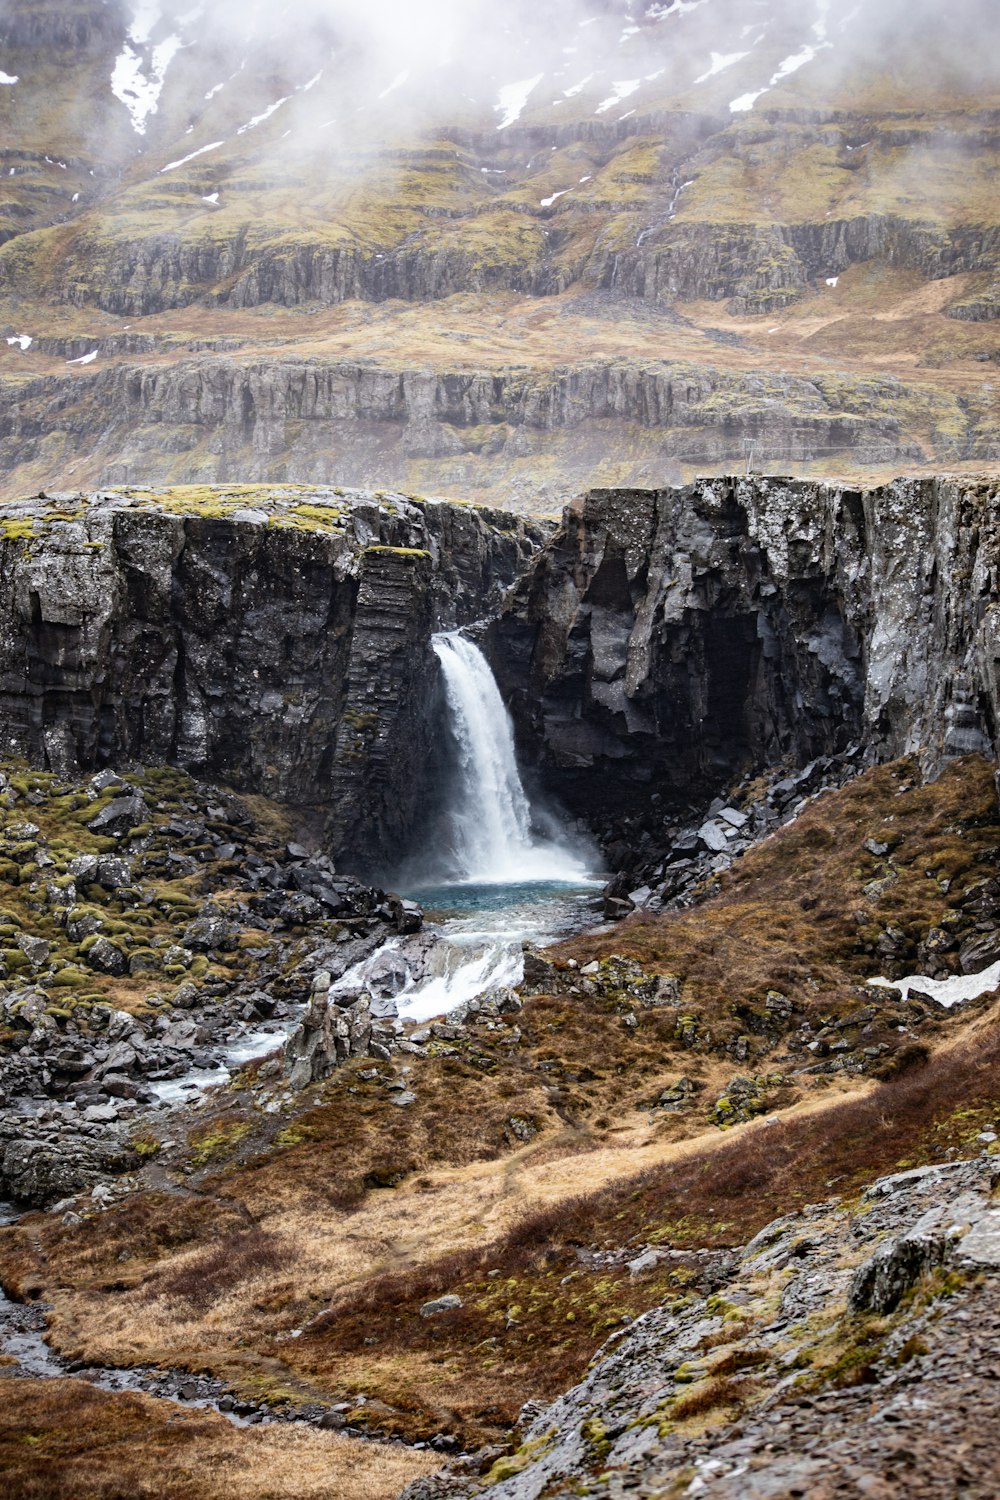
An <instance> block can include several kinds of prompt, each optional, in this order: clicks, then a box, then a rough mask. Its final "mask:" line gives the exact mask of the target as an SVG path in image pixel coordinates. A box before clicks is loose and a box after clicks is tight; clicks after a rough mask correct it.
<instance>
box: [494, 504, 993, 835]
mask: <svg viewBox="0 0 1000 1500" xmlns="http://www.w3.org/2000/svg"><path fill="white" fill-rule="evenodd" d="M995 503H996V485H995V484H994V483H989V482H980V483H973V482H962V481H958V480H946V479H941V480H927V481H925V480H905V479H900V480H897V481H896V482H895V483H894V484H891V485H888V486H885V487H881V488H877V489H872V490H866V491H862V490H855V489H851V488H845V487H843V486H835V485H814V484H811V483H808V482H804V481H794V480H770V481H768V480H756V479H728V480H711V481H708V480H706V481H702V482H699V483H697V484H694V485H690V486H687V487H684V488H682V489H676V490H659V491H617V492H615V491H595V492H592V493H591V494H589V495H587V496H585V497H584V498H583V499H582V500H581V501H580V502H579V503H578V504H576V505H574V506H572V507H570V508H569V510H568V511H567V512H566V515H565V518H564V523H563V527H562V530H561V531H560V532H559V534H558V535H557V536H556V537H555V538H554V539H553V541H552V542H551V543H550V544H549V546H548V547H546V548H545V549H544V551H542V552H541V553H540V554H539V555H538V557H537V558H536V559H535V561H534V563H533V564H532V566H531V568H530V569H529V571H528V574H527V576H526V577H525V579H524V580H523V581H522V582H521V583H520V584H519V586H518V588H517V590H516V591H515V594H514V595H513V598H512V600H511V602H510V603H509V605H508V607H507V609H506V610H505V612H504V613H503V615H502V616H501V617H500V618H499V619H498V620H497V621H496V622H495V624H494V626H493V631H492V650H493V658H494V661H495V663H496V667H497V670H498V672H499V674H500V676H501V679H502V682H503V684H504V688H505V691H506V694H507V696H508V697H509V699H510V701H511V703H512V705H513V708H514V711H515V714H516V717H517V722H518V725H519V730H520V735H521V741H522V744H523V746H524V749H525V753H526V756H527V757H528V758H530V759H531V760H532V761H533V762H534V764H535V765H536V766H537V768H538V770H539V772H540V774H541V776H542V777H543V779H544V781H545V783H546V785H547V786H548V787H550V788H551V789H552V790H553V791H555V792H557V793H558V795H559V796H560V797H561V798H562V799H563V800H564V801H566V802H567V803H569V805H570V806H572V807H574V808H576V809H579V810H584V809H586V810H587V811H588V812H589V814H590V816H591V817H599V816H600V815H601V814H602V813H603V814H605V815H608V816H611V817H612V819H613V818H614V817H616V816H618V815H620V814H621V813H622V811H623V810H625V809H630V810H632V811H635V810H637V809H638V810H643V811H648V808H649V802H650V797H651V795H652V794H660V795H661V797H662V798H665V799H666V801H667V802H668V803H670V802H676V801H677V800H678V799H683V798H684V797H686V796H688V795H690V793H691V791H692V789H693V788H695V787H697V786H700V787H701V788H702V789H703V790H704V791H706V792H709V794H712V793H714V792H716V791H718V790H719V788H720V787H721V786H722V785H724V784H725V783H726V782H727V781H729V780H732V779H733V778H734V777H735V776H736V775H737V774H738V773H741V772H745V771H747V770H748V769H751V768H754V767H760V766H763V765H766V764H775V763H778V762H781V761H783V760H785V759H787V760H788V761H789V762H790V763H795V764H798V765H803V764H804V763H805V762H807V761H809V760H811V759H812V758H814V757H816V756H820V755H825V754H831V753H835V752H840V751H843V750H844V749H846V748H847V747H848V746H849V745H850V744H851V742H852V741H854V742H860V743H861V744H862V745H863V746H864V748H865V750H866V753H867V754H868V755H870V756H871V757H873V758H879V759H882V758H889V757H892V756H895V755H900V754H904V753H909V752H911V751H914V750H918V751H920V752H921V754H922V755H923V756H924V757H925V760H926V761H927V762H928V764H933V763H936V762H939V761H940V759H941V758H942V757H943V756H944V755H946V754H948V753H953V752H957V753H962V752H965V751H969V750H976V749H984V748H986V747H987V746H988V745H990V744H992V742H993V737H994V735H995V733H996V726H997V723H998V711H1000V673H998V659H1000V642H998V629H1000V607H998V606H1000V595H998V581H997V565H998V560H1000V525H998V522H997V516H996V510H995Z"/></svg>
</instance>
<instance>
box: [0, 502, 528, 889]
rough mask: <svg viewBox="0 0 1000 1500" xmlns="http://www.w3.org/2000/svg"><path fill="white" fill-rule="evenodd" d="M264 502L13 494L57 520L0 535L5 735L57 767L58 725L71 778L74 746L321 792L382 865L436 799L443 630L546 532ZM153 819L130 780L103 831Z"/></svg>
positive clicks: (100, 816)
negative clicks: (438, 634)
mask: <svg viewBox="0 0 1000 1500" xmlns="http://www.w3.org/2000/svg"><path fill="white" fill-rule="evenodd" d="M260 505H261V506H263V509H261V510H257V511H253V510H251V509H248V508H246V507H244V508H242V509H240V508H238V507H237V508H236V509H235V511H234V510H233V508H232V507H230V509H229V511H228V512H227V510H226V507H225V504H224V503H223V501H222V499H221V497H220V496H216V495H214V494H213V493H212V492H210V491H209V492H205V496H204V498H203V499H202V500H201V501H199V502H195V503H194V505H193V506H192V510H191V513H190V514H188V515H186V516H184V515H178V514H172V513H165V512H164V511H162V510H156V509H155V508H154V507H153V506H152V505H150V504H149V503H148V502H145V503H144V502H143V501H142V500H141V499H136V498H129V497H125V496H114V495H104V496H91V497H86V496H77V497H74V498H73V499H72V501H70V500H68V499H67V498H66V497H63V504H62V506H61V508H60V519H59V520H58V521H57V522H54V523H49V521H48V509H49V508H48V507H47V506H46V504H45V503H44V502H41V501H36V502H24V503H22V504H19V505H17V506H16V507H14V508H13V509H14V510H15V511H16V512H17V513H18V515H19V516H20V517H21V518H22V520H23V521H24V522H25V523H28V521H29V520H30V521H32V522H35V523H36V524H37V525H38V527H39V528H40V534H39V535H38V536H37V537H35V538H34V539H33V540H32V541H31V542H30V543H29V544H27V545H26V544H25V541H24V540H23V539H22V538H20V537H16V538H11V537H7V538H6V539H4V540H2V541H0V581H2V589H0V597H2V602H0V724H2V726H3V730H4V735H5V742H6V744H7V747H8V752H9V753H11V754H23V755H25V756H26V757H27V758H28V759H29V760H30V761H31V762H32V763H34V764H36V765H45V764H51V763H52V762H51V744H50V741H51V735H50V733H49V731H50V729H51V727H52V725H54V724H58V725H59V726H60V736H59V744H58V752H59V753H58V769H59V771H60V773H61V774H65V770H66V765H67V762H68V759H69V758H70V756H69V748H70V745H71V748H72V759H74V760H75V762H76V763H77V765H78V766H80V767H84V768H92V767H97V766H102V765H103V766H106V765H107V764H108V762H112V763H115V762H117V763H119V764H121V763H129V762H134V761H136V760H138V759H142V760H145V761H147V762H148V763H150V764H154V765H155V764H165V763H167V764H171V763H172V764H179V765H181V766H183V767H185V768H187V769H191V770H193V771H195V772H197V773H199V774H204V775H206V776H211V777H215V778H218V779H220V780H223V781H225V782H226V783H228V784H229V785H231V786H235V787H237V788H239V789H244V790H247V791H254V792H260V793H263V794H265V795H268V796H271V797H274V798H276V799H278V800H281V801H284V802H290V803H295V804H312V805H318V806H322V807H323V808H324V810H326V812H327V816H328V819H329V829H328V832H329V840H330V843H331V845H332V849H333V852H334V854H335V856H337V857H338V858H342V859H346V860H347V861H348V863H349V867H351V868H357V867H361V868H364V867H367V866H369V865H371V864H374V863H379V862H384V861H385V860H387V859H388V858H391V857H396V856H398V854H399V853H400V841H401V839H402V838H403V836H404V834H405V833H406V831H407V830H408V829H409V828H411V827H412V826H413V824H414V822H415V819H416V816H417V813H418V810H419V809H420V808H421V806H422V803H423V799H424V797H425V794H426V789H427V775H428V768H429V767H430V766H431V763H432V751H433V744H432V739H433V735H434V731H435V727H436V726H435V723H434V717H435V716H434V706H435V702H436V697H435V695H436V684H437V664H436V661H435V658H434V655H433V652H432V651H431V649H430V635H431V632H432V630H434V629H436V628H440V626H441V624H446V625H447V624H456V623H463V622H465V621H468V620H469V619H473V618H476V617H479V616H480V615H482V614H484V613H486V612H488V611H489V610H490V608H491V607H494V606H495V604H496V602H497V601H498V599H499V595H500V591H501V590H502V589H503V588H505V587H506V586H508V585H509V584H511V583H512V582H513V581H514V579H515V578H516V577H517V575H518V572H519V570H520V569H521V567H522V565H523V561H524V557H525V556H526V555H530V553H531V552H532V550H534V549H535V548H536V547H537V546H538V544H539V543H540V541H541V539H542V537H543V535H544V528H540V527H539V526H537V525H534V524H532V523H527V522H522V521H520V520H519V519H517V518H516V517H514V516H511V515H508V514H506V513H503V512H494V511H487V510H481V509H479V508H477V507H473V506H451V505H446V504H442V503H436V502H432V501H420V502H416V501H411V500H408V499H406V498H405V497H403V496H401V495H400V496H397V495H383V496H381V497H374V496H370V495H367V494H361V493H356V494H344V493H342V492H335V491H333V490H329V489H328V490H324V491H322V492H316V493H314V492H305V491H297V490H292V491H289V490H283V491H278V492H276V493H269V492H262V496H261V500H260ZM67 511H70V512H72V513H73V515H74V519H72V520H66V519H65V516H66V513H67ZM200 512H207V514H203V513H200ZM254 517H256V519H254ZM271 522H274V523H277V524H270V523H271ZM116 782H117V778H115V777H114V776H113V775H112V776H111V780H110V782H108V783H106V785H107V786H108V787H109V788H111V789H113V790H118V787H117V785H116ZM103 789H104V784H102V786H101V787H100V788H98V787H96V786H95V790H103ZM146 815H147V809H146V807H145V804H144V803H143V801H142V799H141V798H139V797H136V796H134V795H132V794H131V793H130V792H129V790H128V788H126V787H122V788H121V790H120V795H117V796H115V797H114V798H113V800H112V801H111V803H110V804H109V805H108V806H107V807H106V808H104V809H103V810H102V811H100V812H99V813H97V815H96V816H95V818H94V820H93V822H92V823H91V828H92V830H93V831H94V832H99V833H104V834H109V833H110V834H122V833H124V832H126V831H127V830H129V829H131V828H133V827H135V826H137V825H139V824H141V823H143V822H144V821H145V818H146ZM104 863H105V862H104V860H102V862H101V872H100V873H99V875H98V878H99V880H100V881H101V883H102V884H107V878H106V876H105V873H104V870H103V867H104ZM89 873H90V872H89V867H88V874H89ZM328 873H329V872H328ZM90 878H93V877H92V875H90ZM116 883H120V882H118V881H117V878H116ZM318 894H319V893H318V892H316V891H315V890H312V891H311V892H310V895H311V896H313V897H315V896H316V895H318ZM320 899H321V900H327V899H328V897H327V892H326V891H324V892H323V893H322V894H321V895H320Z"/></svg>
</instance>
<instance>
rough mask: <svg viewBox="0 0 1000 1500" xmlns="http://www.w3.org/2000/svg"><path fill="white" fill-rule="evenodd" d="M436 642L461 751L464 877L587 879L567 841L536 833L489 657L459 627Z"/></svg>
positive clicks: (453, 813)
mask: <svg viewBox="0 0 1000 1500" xmlns="http://www.w3.org/2000/svg"><path fill="white" fill-rule="evenodd" d="M432 645H433V647H434V651H435V653H436V655H437V658H438V660H439V661H440V663H441V671H442V674H443V677H444V689H445V699H446V702H447V705H448V714H449V720H450V726H451V730H452V734H453V735H454V738H455V743H456V746H457V751H458V756H457V768H456V775H455V782H454V785H453V787H451V788H450V789H449V790H450V797H449V807H448V823H449V831H450V842H451V850H452V854H453V858H454V864H455V866H456V868H457V871H458V873H459V877H460V879H462V880H463V881H468V882H475V883H477V884H484V885H486V884H521V883H524V882H530V881H571V882H578V881H580V880H584V879H586V875H587V872H586V870H585V868H584V866H583V864H582V862H581V859H580V857H579V855H578V854H576V853H574V852H573V850H572V849H571V848H569V847H568V841H563V840H560V839H559V838H554V839H551V838H550V839H546V838H542V837H539V836H538V835H536V834H534V833H533V832H532V818H531V807H530V805H529V802H528V798H527V796H526V795H525V791H524V787H523V785H522V784H521V776H520V772H519V771H518V768H517V755H516V753H515V750H514V731H513V726H512V725H511V721H510V715H509V714H508V713H507V710H506V708H505V707H504V702H503V699H502V698H501V697H500V690H499V688H498V687H497V684H496V680H495V678H494V676H493V673H492V672H491V671H490V667H489V663H488V662H487V660H486V658H485V656H483V654H482V652H481V651H480V650H478V648H477V647H476V646H474V645H473V644H472V642H471V641H468V640H466V639H465V637H464V636H461V635H459V634H457V633H456V632H449V633H447V634H444V635H436V636H435V637H434V638H433V641H432Z"/></svg>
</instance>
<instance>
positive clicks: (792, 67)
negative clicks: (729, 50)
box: [729, 0, 833, 115]
mask: <svg viewBox="0 0 1000 1500" xmlns="http://www.w3.org/2000/svg"><path fill="white" fill-rule="evenodd" d="M816 8H817V17H816V20H815V22H814V23H813V26H812V34H813V36H814V37H815V38H816V41H815V43H812V42H806V43H805V45H804V46H803V47H800V48H799V50H798V52H793V53H792V55H791V56H790V57H786V58H785V60H784V62H783V63H781V64H780V66H779V67H778V70H777V72H776V73H773V74H772V75H771V78H770V79H769V81H768V82H767V83H766V84H765V85H764V87H763V88H762V89H758V90H757V92H756V93H752V94H741V95H740V96H739V98H738V99H733V100H732V101H731V103H730V105H729V110H730V113H731V114H734V115H735V114H742V113H744V112H745V111H746V110H748V109H753V107H754V105H755V104H756V103H757V100H758V99H760V98H761V97H762V95H764V94H767V93H769V92H770V90H771V89H773V88H775V87H777V85H778V84H779V83H781V82H782V81H783V80H784V79H785V78H790V77H791V76H792V74H793V73H797V72H798V71H799V69H800V68H804V67H805V65H806V63H811V62H812V61H813V59H814V58H815V57H817V56H818V55H819V54H820V52H822V51H824V50H825V49H826V48H828V47H832V46H833V43H832V42H830V41H828V40H827V35H826V18H827V14H828V12H829V9H830V4H829V0H817V4H816Z"/></svg>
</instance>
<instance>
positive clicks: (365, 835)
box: [0, 478, 1000, 873]
mask: <svg viewBox="0 0 1000 1500" xmlns="http://www.w3.org/2000/svg"><path fill="white" fill-rule="evenodd" d="M995 496H996V484H995V482H992V483H991V482H987V481H972V480H958V479H936V480H908V479H900V480H897V481H895V482H894V483H893V484H890V485H887V486H884V487H881V488H878V489H872V490H868V491H862V490H857V489H852V488H846V487H844V486H838V485H816V484H813V483H810V482H807V481H796V480H773V479H761V478H745V479H735V478H730V479H713V480H703V481H700V482H698V483H696V484H692V485H688V486H686V487H684V488H680V489H664V490H609V491H594V492H591V493H590V494H588V495H586V496H585V497H583V498H582V499H581V500H579V501H578V502H577V503H575V504H574V505H573V506H571V507H569V508H568V510H567V512H566V514H565V516H564V520H563V525H562V527H561V529H559V530H558V531H556V530H555V529H554V527H552V526H549V527H547V528H546V527H544V526H536V525H533V524H527V523H525V522H524V521H523V520H520V519H518V518H516V517H514V516H512V515H510V514H506V513H503V512H497V511H485V510H483V509H480V508H478V507H473V506H463V505H452V504H445V503H441V502H431V501H417V500H412V499H407V498H404V497H403V496H400V495H388V494H380V495H378V496H376V495H370V494H363V493H358V492H344V491H339V492H338V491H334V490H332V489H327V490H306V489H298V488H295V487H285V488H274V489H270V490H269V489H266V488H265V487H249V486H248V487H243V488H241V489H238V490H233V491H225V490H195V491H191V490H188V491H185V490H175V491H165V492H163V493H162V494H153V493H151V492H145V491H134V492H133V491H123V492H119V493H105V494H96V495H90V496H84V495H63V496H55V497H51V498H50V499H49V500H47V501H46V500H42V499H39V500H34V501H25V502H19V503H16V504H14V505H11V506H8V507H6V508H5V510H4V515H3V519H2V522H0V580H2V585H3V586H2V590H0V734H2V738H3V743H4V747H5V751H6V753H7V754H8V755H23V756H25V757H26V758H27V759H28V760H29V761H31V762H32V763H35V764H47V765H49V766H51V767H52V768H53V769H55V770H57V771H59V770H65V771H66V772H69V771H71V770H74V769H77V768H81V767H82V768H88V767H98V766H104V765H109V764H113V765H119V766H120V765H126V764H129V763H135V762H136V761H143V760H145V761H148V762H149V763H151V764H160V763H176V764H179V765H181V766H183V767H185V768H188V769H190V770H192V771H194V772H196V773H198V774H204V775H206V776H208V777H211V778H215V779H218V780H220V781H222V782H225V783H227V784H229V785H231V786H233V787H235V788H237V789H239V790H243V791H248V792H255V791H256V792H263V793H266V794H267V795H269V796H272V797H275V798H277V799H279V800H281V801H284V802H286V803H290V804H293V805H298V806H302V807H308V808H310V809H312V810H313V811H314V814H315V815H316V816H317V817H318V818H320V819H321V820H322V821H323V823H324V825H325V833H326V839H327V842H328V845H329V847H330V848H331V850H332V852H333V853H334V854H335V857H336V858H337V860H338V861H339V862H340V863H341V865H342V867H343V868H345V869H350V870H354V871H358V872H360V873H365V872H370V871H371V872H378V871H379V870H385V869H386V868H391V866H392V865H393V864H394V863H395V862H396V861H397V860H398V859H399V858H400V857H401V856H402V855H403V854H404V853H405V852H406V851H407V849H408V848H409V847H411V846H412V843H413V839H414V837H415V835H417V834H419V831H420V829H421V827H422V826H424V821H425V818H426V815H427V813H428V810H429V808H430V807H431V806H432V804H433V800H434V796H435V794H436V792H437V790H438V789H439V787H438V783H439V782H440V779H441V775H442V767H443V766H444V765H446V763H447V744H448V740H447V734H446V730H445V728H444V723H443V716H442V703H441V696H440V688H439V677H438V670H437V666H436V662H435V659H434V655H433V652H432V651H431V649H430V637H431V634H432V632H433V631H434V630H435V629H440V628H447V627H450V626H453V625H463V624H469V623H471V622H473V621H476V620H483V619H489V620H490V622H491V623H490V625H489V629H488V631H487V633H486V645H487V649H488V651H489V654H490V656H491V658H492V661H493V664H494V668H495V671H496V674H497V677H498V680H499V682H500V685H501V689H502V691H503V694H504V697H505V699H506V700H507V701H508V702H509V703H510V705H511V709H512V712H513V714H514V718H515V723H516V726H517V731H518V737H519V742H520V747H521V754H522V759H523V761H524V762H525V764H526V765H527V766H528V767H529V768H530V769H531V771H532V772H533V773H534V775H535V777H536V779H537V780H538V782H539V783H540V784H541V785H542V787H543V788H544V789H545V790H547V791H548V792H550V793H552V794H554V795H555V796H556V797H557V798H558V799H559V800H560V801H561V802H563V803H564V804H565V805H566V806H568V807H569V808H570V809H571V810H572V811H573V812H575V813H578V814H579V815H581V816H582V817H584V818H586V819H587V820H588V821H589V822H590V823H591V824H592V826H594V827H595V829H596V830H597V831H598V832H599V833H601V834H603V835H607V836H608V837H612V838H613V837H619V836H621V831H622V829H623V828H624V829H625V832H626V836H627V837H631V836H632V832H634V831H635V830H636V829H637V828H639V827H640V826H645V825H644V822H643V820H647V821H648V819H650V818H653V819H654V821H655V818H656V816H657V809H660V808H664V809H667V808H669V807H671V806H674V807H676V806H682V805H686V804H689V803H691V802H695V803H698V802H701V803H702V805H703V803H704V801H706V800H708V799H710V798H711V797H712V796H714V795H716V794H717V793H718V792H719V791H720V790H722V789H724V788H725V787H726V786H727V785H729V784H730V783H731V782H732V781H733V780H734V779H735V778H736V777H738V776H741V775H743V774H745V773H747V772H748V771H755V770H756V769H762V768H764V767H771V768H773V767H774V766H776V765H781V764H782V763H787V765H788V766H789V768H792V767H802V766H804V765H805V764H806V763H808V762H809V761H811V760H813V759H815V758H816V757H822V756H825V755H833V754H839V753H841V752H843V751H845V750H847V749H848V748H849V747H850V746H852V745H854V746H858V747H860V753H862V754H863V756H864V757H867V758H868V759H870V760H871V759H881V758H888V757H892V756H897V755H901V754H905V753H908V752H911V751H914V752H919V754H920V756H921V757H922V760H923V762H924V764H925V766H926V767H927V768H928V769H933V768H934V767H935V766H936V765H938V764H940V762H941V760H942V759H943V758H944V757H945V756H946V755H948V754H949V753H961V752H967V751H970V750H990V749H991V748H992V746H993V743H994V740H995V736H996V727H997V724H998V722H1000V665H998V663H1000V593H998V588H1000V583H998V580H1000V520H998V517H997V514H996V506H995ZM636 817H638V818H639V824H635V823H634V822H633V823H629V822H628V820H629V819H635V818H636Z"/></svg>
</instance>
